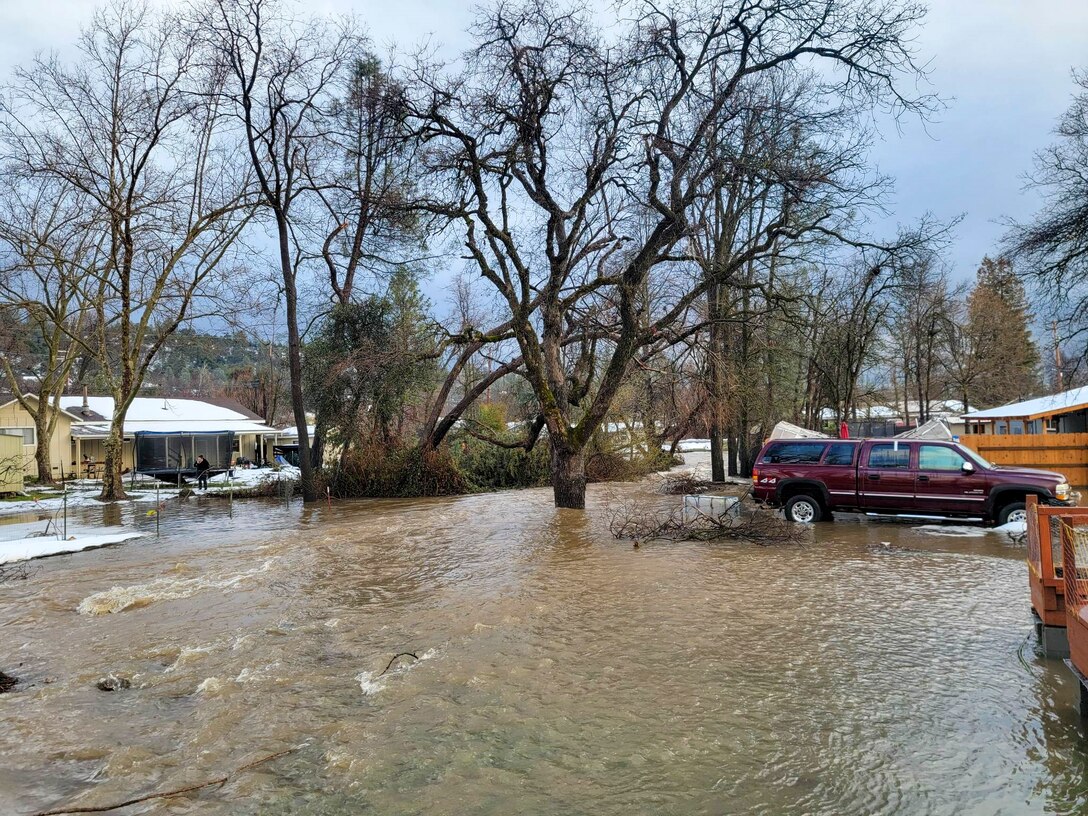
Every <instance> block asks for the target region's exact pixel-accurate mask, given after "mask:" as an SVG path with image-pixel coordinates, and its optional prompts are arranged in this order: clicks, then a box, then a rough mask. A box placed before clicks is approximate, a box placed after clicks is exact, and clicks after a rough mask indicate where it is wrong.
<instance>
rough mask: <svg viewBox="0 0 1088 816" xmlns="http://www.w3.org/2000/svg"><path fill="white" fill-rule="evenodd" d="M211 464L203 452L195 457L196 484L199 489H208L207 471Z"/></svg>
mask: <svg viewBox="0 0 1088 816" xmlns="http://www.w3.org/2000/svg"><path fill="white" fill-rule="evenodd" d="M211 466H212V465H211V462H209V461H208V460H207V459H205V458H204V454H201V455H200V456H198V457H196V486H197V488H199V489H200V490H207V489H208V471H209V470H210V469H211Z"/></svg>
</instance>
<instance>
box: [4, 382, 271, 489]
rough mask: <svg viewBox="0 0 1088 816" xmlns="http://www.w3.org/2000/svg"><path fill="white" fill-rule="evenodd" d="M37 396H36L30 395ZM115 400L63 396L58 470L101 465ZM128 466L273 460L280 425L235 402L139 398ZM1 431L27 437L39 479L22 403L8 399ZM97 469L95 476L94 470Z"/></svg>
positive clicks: (125, 456)
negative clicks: (203, 459) (273, 444)
mask: <svg viewBox="0 0 1088 816" xmlns="http://www.w3.org/2000/svg"><path fill="white" fill-rule="evenodd" d="M28 399H30V400H36V399H37V398H36V397H34V396H30V397H28ZM113 404H114V403H113V398H112V397H97V396H87V395H83V396H80V395H71V396H63V397H61V398H60V413H59V414H58V416H57V424H56V429H55V430H54V432H53V436H52V438H51V439H50V441H49V445H50V460H51V462H52V466H53V472H54V475H55V476H56V477H58V478H60V477H62V476H67V475H68V474H71V473H72V472H73V471H74V470H76V469H77V463H80V465H79V466H78V468H79V470H80V471H81V472H80V475H81V476H86V475H88V473H87V472H82V471H87V470H88V469H87V468H86V467H85V466H84V465H83V464H82V463H83V462H84V460H85V459H86V460H89V461H90V462H92V463H94V464H95V465H99V466H100V465H101V463H102V462H103V460H104V459H105V453H106V451H105V441H106V438H107V437H108V436H109V431H110V418H111V417H112V416H113ZM123 432H124V447H123V448H122V467H123V469H125V470H133V469H135V470H136V471H138V472H143V473H150V474H155V473H163V472H170V471H177V470H185V469H187V468H189V467H191V466H192V464H193V462H194V461H195V458H196V456H197V455H204V456H205V457H207V459H208V460H209V461H210V462H212V465H213V467H225V466H226V465H228V464H230V463H231V462H232V461H234V460H236V459H238V458H240V457H241V458H246V459H250V460H251V461H254V462H261V461H267V460H268V459H269V458H270V457H271V455H272V447H271V440H272V438H273V437H274V436H275V434H276V430H275V428H272V427H270V426H268V425H266V424H265V423H264V421H263V420H262V419H261V417H259V416H257V415H256V414H254V413H252V412H250V411H247V410H246V409H245V408H243V407H242V406H241V405H238V404H237V403H235V402H233V401H231V400H219V399H181V398H174V397H136V398H135V399H134V400H133V401H132V404H131V405H130V406H129V409H128V412H127V414H126V416H125V424H124V431H123ZM0 434H5V435H9V436H21V437H22V440H23V452H24V462H25V467H24V472H25V473H26V474H27V475H28V476H36V475H37V472H38V469H37V466H36V464H35V461H34V450H35V445H36V441H37V440H36V439H35V428H34V420H33V418H32V417H31V415H30V414H29V413H28V412H27V411H26V410H25V409H24V408H23V407H22V406H21V405H20V404H19V402H18V401H17V400H14V399H12V400H9V401H8V402H6V403H4V404H0ZM94 470H95V468H94V466H92V467H91V469H90V475H94Z"/></svg>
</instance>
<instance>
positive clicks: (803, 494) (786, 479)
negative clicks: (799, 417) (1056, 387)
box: [752, 439, 1071, 524]
mask: <svg viewBox="0 0 1088 816" xmlns="http://www.w3.org/2000/svg"><path fill="white" fill-rule="evenodd" d="M752 493H753V495H754V496H755V498H756V499H757V500H760V501H762V502H764V503H766V504H768V505H771V506H773V507H779V506H781V507H783V508H785V513H786V518H788V519H790V520H792V521H798V522H813V521H820V520H821V519H827V518H830V517H831V514H832V513H833V512H839V511H842V512H848V513H866V514H869V515H875V516H900V517H903V518H923V519H959V520H962V521H985V522H992V523H995V524H1005V523H1007V522H1010V521H1022V520H1024V519H1025V518H1026V514H1025V511H1024V499H1025V497H1026V496H1028V495H1034V496H1038V497H1039V502H1040V503H1041V504H1051V505H1062V504H1070V503H1071V502H1070V491H1069V485H1068V483H1067V482H1066V480H1065V477H1064V476H1062V475H1061V474H1059V473H1052V472H1050V471H1047V470H1029V469H1028V468H1016V467H998V466H997V465H992V464H990V463H989V462H987V461H986V460H985V459H983V458H982V457H981V456H979V455H978V454H977V453H975V452H974V451H972V450H970V449H968V448H965V447H964V446H963V445H959V444H956V443H954V442H941V441H936V440H927V439H909V440H907V439H904V440H896V439H849V440H847V439H842V440H840V439H777V440H773V441H771V442H768V443H767V444H766V445H764V446H763V450H761V451H760V452H759V458H758V459H757V460H756V465H755V468H754V469H753V471H752Z"/></svg>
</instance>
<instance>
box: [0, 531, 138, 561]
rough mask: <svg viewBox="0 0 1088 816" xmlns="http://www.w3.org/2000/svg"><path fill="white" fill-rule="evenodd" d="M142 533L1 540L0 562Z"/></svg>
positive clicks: (74, 549)
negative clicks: (61, 538) (60, 538)
mask: <svg viewBox="0 0 1088 816" xmlns="http://www.w3.org/2000/svg"><path fill="white" fill-rule="evenodd" d="M142 535H143V533H137V532H133V531H131V530H129V531H125V532H118V533H108V534H98V535H84V534H82V533H79V534H73V535H70V536H68V538H67V539H65V540H58V539H57V538H55V537H46V536H37V537H34V538H21V539H18V540H16V541H0V564H6V563H9V562H12V561H28V560H30V559H31V558H44V557H46V556H49V555H61V554H63V553H74V552H82V551H83V550H90V549H93V548H95V547H105V546H106V545H107V544H119V543H120V542H122V541H128V540H129V539H130V538H139V537H140V536H142Z"/></svg>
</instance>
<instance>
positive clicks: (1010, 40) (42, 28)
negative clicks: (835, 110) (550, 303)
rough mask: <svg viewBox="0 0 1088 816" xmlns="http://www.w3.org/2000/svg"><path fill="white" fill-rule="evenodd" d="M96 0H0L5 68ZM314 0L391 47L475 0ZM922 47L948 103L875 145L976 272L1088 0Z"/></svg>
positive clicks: (1019, 183)
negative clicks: (951, 232)
mask: <svg viewBox="0 0 1088 816" xmlns="http://www.w3.org/2000/svg"><path fill="white" fill-rule="evenodd" d="M94 5H95V3H94V2H93V0H34V1H33V2H32V1H31V0H0V73H3V74H4V75H6V74H7V73H8V72H9V71H10V68H11V66H12V65H14V64H16V63H18V62H21V61H25V60H29V59H30V58H32V57H33V55H34V53H35V52H36V51H41V50H50V49H64V48H65V47H66V46H68V45H69V44H70V43H71V42H72V40H73V39H74V37H75V35H76V33H77V32H78V30H79V27H80V26H81V25H82V24H83V23H84V22H85V21H86V19H87V18H88V17H89V15H90V13H91V11H92V9H93V8H94ZM306 7H307V8H309V9H312V10H313V11H321V10H330V11H333V10H334V11H350V12H353V13H354V14H356V15H357V16H358V17H359V18H360V19H362V20H363V21H365V22H366V24H367V25H368V26H369V29H370V33H371V36H372V38H373V39H374V40H375V43H376V44H377V45H378V46H379V50H381V47H382V46H386V45H389V44H391V43H392V42H394V41H396V42H397V43H399V44H401V45H406V46H407V45H412V44H415V43H417V42H419V41H421V40H423V39H424V38H430V39H431V40H432V41H435V42H438V43H444V44H446V45H447V46H449V47H451V48H458V49H459V48H460V47H461V46H462V45H463V44H464V43H465V37H464V33H463V31H464V28H465V26H466V24H467V23H468V20H469V17H470V9H471V4H470V3H467V2H463V1H462V0H392V2H390V0H384V1H383V2H373V0H310V2H308V3H306ZM918 50H919V53H920V55H921V56H922V58H923V59H926V60H928V61H929V64H930V77H931V82H932V86H933V88H932V89H933V90H935V91H936V92H937V93H939V94H940V95H942V96H943V97H944V98H945V99H947V100H948V103H949V107H948V109H947V110H945V111H944V112H943V113H942V114H940V116H939V118H938V120H937V121H935V122H932V123H931V124H930V125H929V126H928V128H926V129H923V128H922V127H921V126H919V125H918V124H916V123H913V122H910V121H907V122H905V123H904V127H903V130H902V132H896V130H895V129H894V128H889V129H888V131H887V132H886V133H884V134H883V140H882V141H881V142H880V143H879V144H878V145H877V146H876V150H875V154H874V159H875V161H876V163H877V164H878V166H879V167H880V169H881V170H882V171H883V172H885V173H888V174H890V175H892V176H893V177H895V179H896V184H897V193H896V196H895V199H894V201H893V202H892V213H891V216H890V219H889V223H888V224H887V225H886V227H887V231H888V232H891V231H893V230H894V226H895V224H897V223H903V224H906V223H910V222H911V221H914V220H915V219H917V218H918V217H919V216H920V215H922V214H923V213H925V212H926V211H931V212H933V213H934V214H935V215H937V216H938V217H940V218H953V217H955V216H956V215H958V214H961V213H962V214H964V216H965V220H964V222H963V223H962V224H961V226H960V227H959V229H958V231H957V234H956V241H955V243H954V245H953V246H952V248H951V250H950V255H949V260H950V262H951V263H952V265H953V269H954V271H955V274H956V276H957V277H965V276H969V275H972V274H973V273H974V270H975V268H976V267H977V265H978V261H979V260H980V259H981V258H982V256H983V255H985V254H986V253H988V252H990V253H992V252H993V251H994V249H995V247H996V246H997V243H998V240H999V238H1000V236H1001V234H1002V232H1003V228H1002V227H1001V226H1000V224H998V223H997V222H998V220H999V219H1001V218H1003V217H1006V216H1011V217H1014V218H1026V217H1028V216H1029V215H1030V214H1031V213H1032V212H1033V211H1034V209H1035V208H1036V207H1037V204H1038V202H1037V200H1036V199H1035V198H1034V197H1033V196H1032V195H1031V194H1029V193H1025V192H1023V190H1022V188H1023V176H1024V174H1025V173H1026V172H1028V171H1029V170H1030V168H1031V160H1032V154H1033V153H1034V152H1035V151H1036V150H1038V149H1040V148H1042V147H1044V146H1045V145H1046V144H1048V143H1049V142H1050V141H1051V139H1052V131H1053V128H1054V125H1055V122H1056V120H1057V117H1058V116H1059V115H1060V114H1061V113H1062V111H1063V110H1064V109H1065V108H1066V107H1067V106H1068V104H1069V101H1070V98H1071V95H1072V92H1073V85H1072V82H1071V79H1070V72H1071V70H1072V69H1073V68H1074V67H1078V68H1079V67H1086V68H1088V0H1034V2H1031V1H1029V0H932V1H931V4H930V13H929V17H928V21H927V24H926V26H925V27H924V28H923V29H921V30H920V31H919V32H918Z"/></svg>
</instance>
